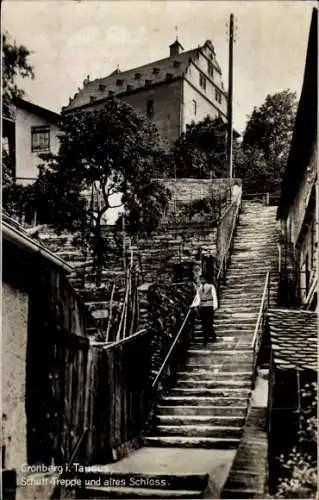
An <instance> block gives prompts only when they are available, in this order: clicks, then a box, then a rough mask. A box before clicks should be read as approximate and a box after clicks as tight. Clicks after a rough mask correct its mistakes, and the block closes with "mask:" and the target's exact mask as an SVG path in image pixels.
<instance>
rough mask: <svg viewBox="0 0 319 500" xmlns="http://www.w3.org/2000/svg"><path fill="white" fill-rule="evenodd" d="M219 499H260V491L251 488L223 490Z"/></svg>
mask: <svg viewBox="0 0 319 500" xmlns="http://www.w3.org/2000/svg"><path fill="white" fill-rule="evenodd" d="M221 498H236V499H241V498H260V491H258V490H255V489H252V488H224V490H223V491H222V495H221Z"/></svg>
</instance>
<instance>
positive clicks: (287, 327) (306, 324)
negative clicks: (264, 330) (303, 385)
mask: <svg viewBox="0 0 319 500" xmlns="http://www.w3.org/2000/svg"><path fill="white" fill-rule="evenodd" d="M268 322H269V329H270V338H271V346H272V349H273V355H274V358H273V359H274V363H275V366H276V367H277V368H279V369H282V370H284V369H297V368H299V369H301V370H306V369H311V370H316V371H317V368H318V338H317V330H318V313H316V312H312V311H305V310H303V309H270V310H269V312H268Z"/></svg>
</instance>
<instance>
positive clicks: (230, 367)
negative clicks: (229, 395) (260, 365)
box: [185, 359, 252, 372]
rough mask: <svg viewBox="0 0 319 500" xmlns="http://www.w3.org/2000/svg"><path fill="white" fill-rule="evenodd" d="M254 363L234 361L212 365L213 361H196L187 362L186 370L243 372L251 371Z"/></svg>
mask: <svg viewBox="0 0 319 500" xmlns="http://www.w3.org/2000/svg"><path fill="white" fill-rule="evenodd" d="M251 366H252V361H236V360H233V359H230V360H227V361H220V362H219V363H218V362H215V363H212V361H211V360H209V359H208V360H206V361H196V360H192V359H191V360H189V361H187V362H186V365H185V370H199V369H200V368H204V369H206V370H207V369H209V370H212V371H215V370H217V371H225V372H236V371H238V372H243V371H248V370H251Z"/></svg>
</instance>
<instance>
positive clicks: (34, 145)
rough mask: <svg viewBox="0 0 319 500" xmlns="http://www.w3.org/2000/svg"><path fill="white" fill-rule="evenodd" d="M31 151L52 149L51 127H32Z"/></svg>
mask: <svg viewBox="0 0 319 500" xmlns="http://www.w3.org/2000/svg"><path fill="white" fill-rule="evenodd" d="M31 151H32V152H37V151H41V152H44V151H50V127H48V126H42V127H31Z"/></svg>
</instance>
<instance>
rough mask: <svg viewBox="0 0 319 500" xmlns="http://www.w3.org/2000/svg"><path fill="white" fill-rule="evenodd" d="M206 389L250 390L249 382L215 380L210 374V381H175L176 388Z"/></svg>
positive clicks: (190, 379)
mask: <svg viewBox="0 0 319 500" xmlns="http://www.w3.org/2000/svg"><path fill="white" fill-rule="evenodd" d="M179 387H182V388H186V387H188V388H196V387H200V388H208V389H217V388H227V389H238V388H244V389H245V388H250V380H249V379H248V380H231V379H230V378H228V379H227V378H226V379H225V378H223V379H219V380H216V379H214V376H213V374H212V378H211V379H202V378H196V379H195V378H186V379H185V378H183V379H181V378H179V377H178V378H177V380H176V388H179Z"/></svg>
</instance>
